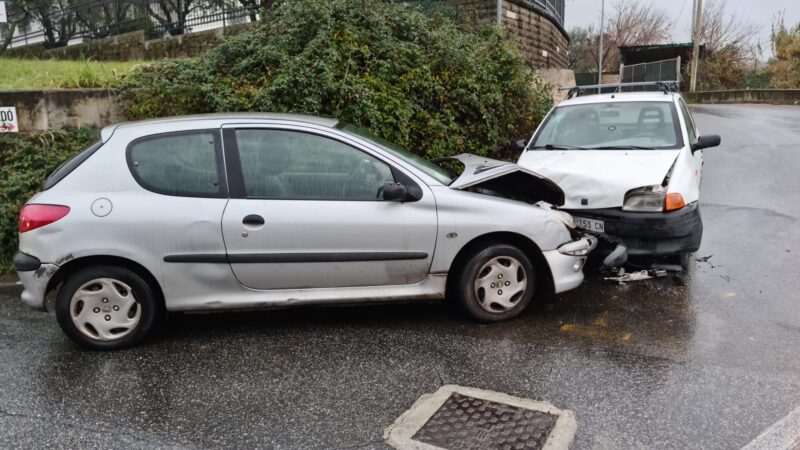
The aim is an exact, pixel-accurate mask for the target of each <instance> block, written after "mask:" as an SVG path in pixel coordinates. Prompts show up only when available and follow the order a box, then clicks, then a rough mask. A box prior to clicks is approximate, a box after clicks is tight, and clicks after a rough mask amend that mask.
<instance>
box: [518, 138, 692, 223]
mask: <svg viewBox="0 0 800 450" xmlns="http://www.w3.org/2000/svg"><path fill="white" fill-rule="evenodd" d="M679 153H680V150H567V151H564V150H529V151H526V152H524V153H523V154H522V156H521V157H520V160H519V164H520V165H521V166H523V167H525V168H527V169H530V170H533V171H535V172H536V173H538V174H541V175H543V176H545V177H547V178H549V179H551V180H553V181H555V182H556V184H558V186H559V187H560V188H561V189H562V190H563V192H566V198H565V202H564V207H565V208H568V209H570V208H574V209H578V208H591V209H595V208H618V207H622V204H623V202H624V199H625V193H626V192H628V191H629V190H631V189H635V188H638V187H642V186H650V185H656V184H661V183H662V182H663V181H664V178H665V177H666V175H667V173H668V172H669V170H670V168H671V167H672V164H673V163H674V162H675V159H676V158H677V157H678V154H679Z"/></svg>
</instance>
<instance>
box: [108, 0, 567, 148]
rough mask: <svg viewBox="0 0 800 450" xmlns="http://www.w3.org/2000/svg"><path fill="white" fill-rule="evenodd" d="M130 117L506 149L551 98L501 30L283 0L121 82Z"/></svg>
mask: <svg viewBox="0 0 800 450" xmlns="http://www.w3.org/2000/svg"><path fill="white" fill-rule="evenodd" d="M121 98H122V105H123V108H124V111H125V113H126V115H127V116H128V117H129V118H131V119H142V118H151V117H158V116H169V115H180V114H189V113H204V112H216V111H276V112H300V113H309V114H316V115H331V116H335V117H337V118H339V119H341V120H344V121H347V122H350V123H354V124H356V125H360V126H362V127H365V128H369V129H371V130H372V131H373V132H375V133H376V134H378V135H381V136H382V137H384V138H386V139H388V140H390V141H393V142H396V143H398V144H400V145H402V146H405V147H407V148H409V149H411V150H413V151H415V152H417V153H419V154H421V155H426V156H429V157H440V156H447V155H451V154H457V153H462V152H469V153H476V154H480V155H490V156H500V157H502V156H509V153H507V151H508V150H509V148H510V147H511V146H512V142H514V140H515V139H518V138H522V137H527V136H529V135H530V134H531V132H532V130H533V128H534V126H535V125H536V124H537V123H538V122H539V121H540V120H541V118H542V117H543V116H544V114H545V113H546V112H547V110H548V109H549V108H550V106H551V104H552V102H551V100H550V91H549V86H547V85H545V84H544V83H542V82H541V81H540V79H539V77H538V76H537V75H536V74H535V72H534V71H532V70H531V69H529V68H528V66H527V65H526V63H525V62H524V60H523V58H522V56H521V54H520V52H519V51H518V49H517V47H516V45H515V43H514V42H512V41H510V40H509V39H508V38H506V37H505V36H503V35H502V33H501V32H500V31H499V29H498V28H497V27H495V26H487V27H485V28H482V29H478V30H464V29H461V28H459V27H458V26H457V25H456V24H454V23H453V22H452V21H451V20H450V19H449V18H448V17H446V16H445V15H442V14H435V13H433V14H425V13H424V12H423V10H421V9H419V8H418V7H415V6H411V5H407V4H393V3H390V2H387V1H383V0H296V1H291V2H281V3H279V4H278V6H276V7H275V8H273V9H272V10H270V11H269V12H267V14H265V18H264V19H263V21H262V23H261V24H260V26H259V27H258V28H256V29H253V30H250V31H248V32H245V33H243V34H240V35H237V36H233V37H230V38H228V39H227V40H225V41H224V42H223V43H222V44H221V45H220V46H218V47H217V48H215V49H214V50H212V51H210V52H209V53H207V54H206V55H205V56H202V57H200V58H198V59H193V60H187V59H178V60H167V61H161V62H158V63H156V64H153V65H150V66H146V67H141V68H140V69H139V70H136V71H134V72H133V73H132V74H131V75H129V76H128V77H127V79H126V80H125V81H124V82H123V85H122V89H121Z"/></svg>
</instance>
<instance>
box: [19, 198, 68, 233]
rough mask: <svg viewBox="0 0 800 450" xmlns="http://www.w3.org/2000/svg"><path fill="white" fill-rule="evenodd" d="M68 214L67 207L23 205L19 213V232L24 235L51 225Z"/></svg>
mask: <svg viewBox="0 0 800 450" xmlns="http://www.w3.org/2000/svg"><path fill="white" fill-rule="evenodd" d="M68 212H69V207H68V206H60V205H25V206H24V207H23V208H22V211H21V212H20V213H19V232H20V233H24V232H26V231H31V230H35V229H37V228H39V227H43V226H45V225H47V224H51V223H53V222H55V221H56V220H58V219H60V218H62V217H64V216H66V215H67V213H68Z"/></svg>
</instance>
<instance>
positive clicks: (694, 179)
mask: <svg viewBox="0 0 800 450" xmlns="http://www.w3.org/2000/svg"><path fill="white" fill-rule="evenodd" d="M678 107H679V109H680V113H681V116H683V122H684V125H685V127H686V135H687V138H688V140H689V142H688V145H689V147H690V149H691V146H692V145H693V144H694V143H696V142H697V138H698V134H697V127H695V125H694V119H693V118H692V115H691V113H690V112H689V108H687V107H686V103H684V101H683V99H680V98H679V99H678ZM688 166H689V167H688V168H689V170H690V171H691V174H690V177H689V179H690V181H689V186H688V188H689V191H688V192H687V193H686V194H685V195H686V196H687V198H686V202H687V203H691V202H693V201H696V200H698V199H699V197H700V183H701V181H702V178H703V151H702V150H697V151H695V152H691V150H690V153H689V157H688Z"/></svg>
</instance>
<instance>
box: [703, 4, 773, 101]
mask: <svg viewBox="0 0 800 450" xmlns="http://www.w3.org/2000/svg"><path fill="white" fill-rule="evenodd" d="M706 1H707V2H706V3H705V4H704V5H703V13H702V21H701V24H702V27H701V30H700V43H701V44H703V45H705V47H706V54H705V58H704V59H703V60H701V61H700V63H699V65H698V76H697V78H698V83H699V88H698V89H705V90H708V89H734V88H739V87H741V83H742V79H743V78H744V74H745V72H746V71H747V70H749V68H750V66H751V63H752V62H753V61H754V60H756V59H757V58H759V56H760V54H761V48H760V45H759V44H758V42H757V40H756V38H757V36H758V33H759V31H760V29H759V27H758V26H756V25H755V24H753V23H752V22H750V21H748V20H746V19H744V18H742V16H741V15H738V14H736V12H735V11H731V9H730V8H728V7H727V1H726V0H706Z"/></svg>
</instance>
